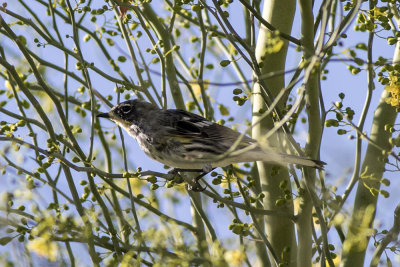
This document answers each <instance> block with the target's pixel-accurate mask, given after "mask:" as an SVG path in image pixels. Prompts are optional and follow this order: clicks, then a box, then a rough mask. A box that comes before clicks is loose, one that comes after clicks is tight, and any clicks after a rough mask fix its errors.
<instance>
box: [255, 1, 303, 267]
mask: <svg viewBox="0 0 400 267" xmlns="http://www.w3.org/2000/svg"><path fill="white" fill-rule="evenodd" d="M295 9H296V1H294V0H290V1H282V0H271V1H265V2H264V7H263V14H262V16H263V18H264V19H265V20H266V21H268V22H269V23H271V24H272V25H273V26H274V27H276V28H277V29H278V30H279V31H280V32H283V33H287V34H290V32H291V29H292V23H293V18H294V13H295ZM268 32H269V30H268V29H267V28H265V27H261V29H260V32H259V35H258V38H257V44H256V57H257V61H258V62H260V61H263V62H264V66H263V67H262V74H267V73H271V72H276V71H283V70H285V61H286V55H287V48H288V43H287V41H285V45H284V47H283V48H282V49H281V50H280V51H279V52H278V53H273V54H267V53H265V46H266V43H267V41H268V36H267V33H268ZM261 57H263V60H261ZM284 78H285V77H284V75H279V76H276V77H273V78H270V79H266V80H265V84H267V86H268V89H269V90H270V91H271V92H272V94H273V95H274V96H276V95H277V94H278V93H279V92H280V90H282V89H283V88H284V87H285V81H284ZM261 90H262V89H261V88H260V85H259V84H258V83H255V84H254V87H253V92H254V99H253V114H254V115H253V123H254V122H257V121H258V120H259V117H260V115H262V114H260V113H259V111H260V109H263V110H265V108H266V106H265V102H264V100H263V98H262V97H261V95H260V92H261ZM282 105H283V103H282V102H281V103H280V105H279V106H278V108H281V107H282ZM272 128H273V121H272V118H271V117H268V118H266V119H264V120H263V121H262V123H260V124H258V125H257V126H255V127H254V128H253V129H252V136H253V138H255V139H257V138H259V137H261V136H263V135H265V134H266V133H267V132H268V131H269V130H270V129H272ZM274 139H275V140H276V137H272V138H271V140H270V141H271V142H272V143H276V142H274ZM257 167H258V173H259V177H260V185H261V190H262V192H263V193H264V194H265V196H266V197H265V198H264V202H263V204H264V209H270V210H277V209H279V210H281V211H286V212H288V213H293V206H292V205H291V204H290V205H287V206H284V207H277V206H276V204H275V203H276V200H277V199H279V198H280V197H282V192H281V190H280V188H279V184H280V183H281V182H282V181H285V180H286V181H288V180H289V176H288V172H287V170H283V169H281V170H280V171H279V173H278V174H276V175H274V176H272V175H271V170H272V166H271V165H269V164H265V163H263V162H257ZM264 220H265V230H266V234H267V237H268V239H269V241H270V242H271V244H272V246H273V248H274V249H275V253H276V254H277V255H278V256H279V257H280V258H281V260H282V261H283V262H285V263H287V264H289V265H292V264H294V255H296V242H295V231H294V224H293V222H292V221H291V220H290V219H286V218H282V217H274V216H266V217H264ZM285 248H288V249H289V251H288V252H285V253H283V252H284V249H285ZM282 256H283V258H282Z"/></svg>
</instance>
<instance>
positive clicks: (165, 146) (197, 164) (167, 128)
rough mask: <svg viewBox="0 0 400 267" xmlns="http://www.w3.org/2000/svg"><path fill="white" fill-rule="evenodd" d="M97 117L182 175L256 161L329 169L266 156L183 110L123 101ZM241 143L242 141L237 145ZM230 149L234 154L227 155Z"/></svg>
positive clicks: (289, 157)
mask: <svg viewBox="0 0 400 267" xmlns="http://www.w3.org/2000/svg"><path fill="white" fill-rule="evenodd" d="M97 117H101V118H108V119H110V120H112V121H113V122H115V123H116V124H117V125H119V126H121V127H122V128H124V129H125V130H126V131H127V132H128V133H129V134H130V135H131V136H133V137H135V138H136V140H137V142H138V143H139V145H140V147H141V149H142V150H143V151H144V152H145V153H146V154H147V155H148V156H149V157H151V158H152V159H154V160H156V161H159V162H161V163H163V164H165V165H168V166H171V167H174V168H178V169H180V170H182V171H184V170H191V171H193V170H197V171H203V172H204V173H207V172H210V171H211V170H212V169H214V168H216V167H225V166H227V165H229V164H232V163H239V162H253V161H264V162H270V163H274V164H279V165H287V164H300V165H304V166H310V167H313V168H318V169H323V165H324V164H325V163H324V162H322V161H319V160H314V159H310V158H305V157H300V156H295V155H289V154H284V153H279V152H276V151H273V150H268V151H265V150H263V149H261V147H260V146H258V145H257V144H256V141H255V140H254V139H251V138H250V137H248V136H245V135H241V134H240V133H239V132H236V131H234V130H232V129H230V128H228V127H225V126H222V125H219V124H217V123H214V122H211V121H209V120H207V119H205V118H203V117H201V116H199V115H196V114H193V113H190V112H187V111H184V110H180V109H167V110H163V109H159V108H158V107H157V106H155V105H153V104H150V103H148V102H145V101H142V100H138V99H135V100H129V101H125V102H122V103H120V104H118V105H116V106H114V107H113V108H112V109H111V110H110V111H109V112H108V113H101V114H99V115H97ZM239 138H241V139H239ZM238 139H239V140H240V142H236V141H237V140H238ZM236 143H238V144H236ZM235 145H236V147H235ZM251 146H253V147H252V148H251ZM232 147H234V150H233V151H229V149H230V148H232ZM246 148H249V149H247V150H246ZM241 151H242V152H241ZM226 152H228V153H226ZM229 152H232V153H229ZM235 152H237V153H235ZM225 154H226V155H225Z"/></svg>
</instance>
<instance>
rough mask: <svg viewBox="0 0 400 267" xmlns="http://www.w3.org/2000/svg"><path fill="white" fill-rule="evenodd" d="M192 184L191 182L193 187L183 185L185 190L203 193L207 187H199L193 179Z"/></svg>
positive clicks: (197, 182)
mask: <svg viewBox="0 0 400 267" xmlns="http://www.w3.org/2000/svg"><path fill="white" fill-rule="evenodd" d="M192 182H193V184H194V185H191V184H186V185H185V188H186V190H188V191H193V192H203V191H204V190H206V189H207V186H205V187H202V186H201V185H200V183H199V181H198V180H196V178H195V179H193V180H192Z"/></svg>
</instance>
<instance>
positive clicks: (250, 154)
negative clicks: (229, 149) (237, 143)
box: [241, 149, 326, 170]
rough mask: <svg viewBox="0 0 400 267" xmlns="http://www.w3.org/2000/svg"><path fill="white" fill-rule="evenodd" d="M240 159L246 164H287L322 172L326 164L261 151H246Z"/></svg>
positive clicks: (299, 157) (304, 158) (294, 156)
mask: <svg viewBox="0 0 400 267" xmlns="http://www.w3.org/2000/svg"><path fill="white" fill-rule="evenodd" d="M241 158H242V159H243V160H244V161H247V162H251V161H263V162H270V163H275V164H279V165H283V166H286V165H287V164H299V165H303V166H309V167H312V168H316V169H320V170H323V169H324V165H325V164H326V163H325V162H323V161H320V160H316V159H310V158H307V157H301V156H296V155H289V154H284V153H279V152H275V151H263V150H261V149H255V150H250V151H247V152H245V153H243V154H242V155H241ZM244 161H243V162H244Z"/></svg>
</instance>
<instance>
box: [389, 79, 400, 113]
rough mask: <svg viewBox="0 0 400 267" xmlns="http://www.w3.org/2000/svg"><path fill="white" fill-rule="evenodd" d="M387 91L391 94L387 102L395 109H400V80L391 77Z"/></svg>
mask: <svg viewBox="0 0 400 267" xmlns="http://www.w3.org/2000/svg"><path fill="white" fill-rule="evenodd" d="M385 90H386V91H387V92H389V93H390V96H389V97H386V99H385V102H386V103H388V104H389V105H391V106H393V107H400V81H399V80H398V78H397V77H390V85H387V86H386V87H385Z"/></svg>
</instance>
